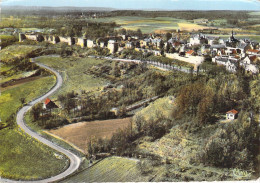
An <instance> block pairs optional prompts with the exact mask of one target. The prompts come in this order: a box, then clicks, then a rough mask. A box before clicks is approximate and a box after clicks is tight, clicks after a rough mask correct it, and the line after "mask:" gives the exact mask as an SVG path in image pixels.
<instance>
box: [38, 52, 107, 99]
mask: <svg viewBox="0 0 260 183" xmlns="http://www.w3.org/2000/svg"><path fill="white" fill-rule="evenodd" d="M36 61H37V62H41V63H43V64H46V65H48V66H51V67H53V68H54V69H57V70H58V71H59V72H60V73H61V74H62V76H63V80H64V83H63V85H62V87H61V89H60V90H59V91H58V92H57V94H56V95H54V96H57V95H58V94H66V93H68V92H71V91H72V90H74V91H75V92H81V90H86V91H94V90H97V89H98V88H99V87H101V86H102V85H104V84H105V83H106V81H105V80H103V79H101V78H93V77H92V76H90V75H88V74H85V71H86V70H87V69H88V68H90V67H92V66H93V65H97V64H100V63H102V62H103V61H102V60H98V59H93V58H73V57H72V58H60V57H48V56H46V57H40V58H38V59H37V60H36Z"/></svg>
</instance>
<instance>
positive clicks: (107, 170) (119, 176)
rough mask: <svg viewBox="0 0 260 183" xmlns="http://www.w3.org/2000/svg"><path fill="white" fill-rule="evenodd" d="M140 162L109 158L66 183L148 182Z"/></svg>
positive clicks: (68, 179)
mask: <svg viewBox="0 0 260 183" xmlns="http://www.w3.org/2000/svg"><path fill="white" fill-rule="evenodd" d="M138 162H139V161H138V160H135V159H128V158H122V157H109V158H106V159H104V160H102V161H100V162H98V163H97V164H95V165H94V166H92V167H90V168H88V169H86V170H83V171H82V172H80V173H78V174H76V175H74V176H72V177H69V178H67V179H66V180H64V181H61V182H64V183H74V182H147V181H149V177H148V176H144V175H142V174H141V172H140V170H139V166H138Z"/></svg>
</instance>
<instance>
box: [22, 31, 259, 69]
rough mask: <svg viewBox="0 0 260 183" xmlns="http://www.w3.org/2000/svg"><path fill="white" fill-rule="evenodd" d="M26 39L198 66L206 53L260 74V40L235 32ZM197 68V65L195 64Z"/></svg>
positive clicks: (227, 64)
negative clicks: (186, 36)
mask: <svg viewBox="0 0 260 183" xmlns="http://www.w3.org/2000/svg"><path fill="white" fill-rule="evenodd" d="M25 39H30V40H35V41H39V42H41V41H47V42H50V43H52V44H56V43H59V42H63V43H67V44H68V45H74V44H75V45H79V46H81V47H82V48H83V47H87V48H95V47H100V48H108V49H109V50H110V53H111V54H113V53H116V52H121V51H122V50H124V49H135V50H137V51H142V52H143V53H151V54H154V55H156V56H161V55H165V56H166V57H168V58H173V59H177V60H180V61H184V62H189V63H192V64H194V65H195V66H198V65H200V64H201V63H202V62H203V61H204V59H205V56H208V57H211V58H212V61H213V62H215V63H217V64H219V65H224V66H225V67H226V69H227V70H229V71H231V72H236V70H237V68H238V67H239V66H242V67H244V68H245V70H246V71H248V72H251V73H258V71H259V68H258V66H257V62H259V61H260V60H259V58H260V50H259V43H257V42H253V41H250V40H247V39H240V40H238V39H236V38H235V37H234V34H233V31H232V35H231V36H230V37H229V38H228V39H227V40H223V39H221V38H220V37H216V36H214V37H213V36H206V35H203V34H194V35H190V38H189V39H188V40H181V39H180V38H179V37H176V36H174V35H173V36H172V38H170V39H169V40H168V41H165V39H164V38H163V36H162V35H159V34H158V35H154V34H150V35H146V36H143V37H138V36H127V35H119V36H114V37H103V38H98V39H96V40H92V39H87V38H78V37H62V36H54V35H42V34H35V33H33V34H29V33H27V34H22V33H20V34H19V41H23V40H25ZM195 69H196V67H195Z"/></svg>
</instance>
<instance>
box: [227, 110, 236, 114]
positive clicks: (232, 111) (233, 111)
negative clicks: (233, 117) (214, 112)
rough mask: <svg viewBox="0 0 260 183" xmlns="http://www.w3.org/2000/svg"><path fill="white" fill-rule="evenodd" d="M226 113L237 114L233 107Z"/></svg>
mask: <svg viewBox="0 0 260 183" xmlns="http://www.w3.org/2000/svg"><path fill="white" fill-rule="evenodd" d="M227 113H233V114H237V113H238V111H236V110H235V109H232V110H230V111H228V112H227Z"/></svg>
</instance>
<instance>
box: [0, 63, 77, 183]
mask: <svg viewBox="0 0 260 183" xmlns="http://www.w3.org/2000/svg"><path fill="white" fill-rule="evenodd" d="M31 61H32V62H34V59H31ZM36 64H37V65H38V66H40V67H42V68H44V69H47V70H49V71H51V72H52V73H53V74H55V76H56V78H57V79H56V84H55V86H54V87H53V88H52V89H51V90H50V91H49V92H48V93H46V94H44V95H42V96H40V97H38V98H37V99H35V100H33V101H31V102H30V103H28V104H27V105H26V106H24V107H23V108H22V109H20V110H19V112H18V113H17V117H16V122H17V125H18V126H19V127H20V129H22V130H23V131H24V132H25V133H27V134H28V135H29V136H31V137H33V138H35V139H37V140H38V141H40V142H42V143H43V144H45V145H47V146H49V147H50V148H52V149H54V150H56V151H58V152H60V153H62V154H64V155H65V156H67V157H68V158H69V160H70V166H69V167H68V168H67V169H66V170H65V171H64V172H62V173H60V174H59V175H56V176H53V177H50V178H47V179H42V180H35V181H16V180H10V179H1V178H0V182H8V183H49V182H54V181H58V180H61V179H63V178H65V177H67V176H68V175H70V174H72V173H74V172H75V171H76V170H77V169H78V168H79V165H80V163H81V161H80V158H79V157H78V156H76V155H75V154H73V153H71V152H70V151H68V150H66V149H64V148H62V147H60V146H58V145H56V144H54V143H52V142H50V141H49V140H47V139H45V138H43V137H42V136H41V135H39V134H38V133H36V132H34V131H32V130H31V129H30V128H29V127H28V126H27V125H26V124H25V121H24V116H25V114H26V112H28V110H29V109H30V108H31V107H32V106H33V105H35V104H36V103H38V102H40V101H42V100H44V99H45V98H47V97H48V96H50V95H52V94H53V93H54V92H56V91H57V90H58V89H59V88H60V87H61V86H62V77H61V75H60V74H59V73H58V72H57V71H55V70H54V69H52V68H50V67H48V66H46V65H43V64H40V63H36Z"/></svg>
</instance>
